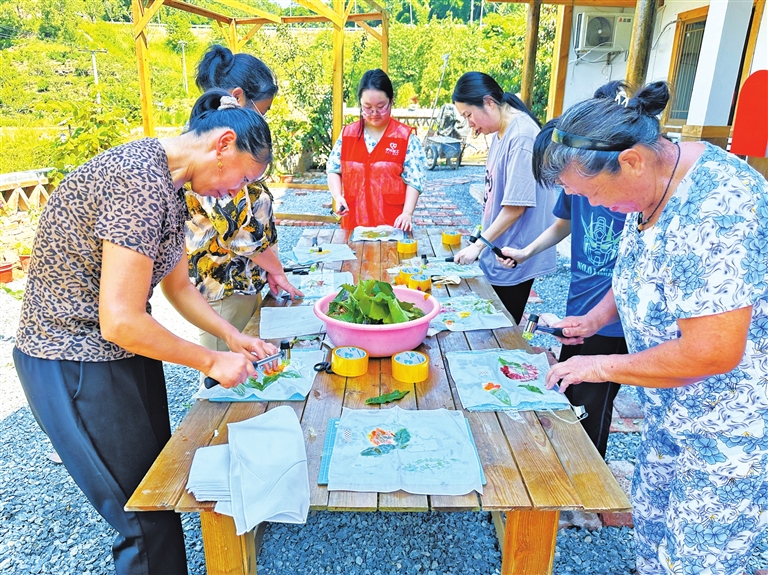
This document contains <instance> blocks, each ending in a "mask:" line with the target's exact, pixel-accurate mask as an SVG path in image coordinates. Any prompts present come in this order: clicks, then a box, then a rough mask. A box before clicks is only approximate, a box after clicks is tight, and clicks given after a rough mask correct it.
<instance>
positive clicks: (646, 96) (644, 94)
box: [627, 82, 669, 117]
mask: <svg viewBox="0 0 768 575" xmlns="http://www.w3.org/2000/svg"><path fill="white" fill-rule="evenodd" d="M668 102H669V88H668V87H667V83H666V82H653V83H651V84H648V85H647V86H644V87H642V88H641V89H640V90H638V91H637V93H636V94H635V95H634V96H633V97H632V98H630V99H629V101H628V102H627V108H630V109H632V110H637V111H638V113H640V114H643V115H645V116H653V117H656V116H658V115H659V114H661V113H662V112H663V111H664V108H666V107H667V103H668Z"/></svg>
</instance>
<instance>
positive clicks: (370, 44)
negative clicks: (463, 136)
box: [0, 0, 554, 173]
mask: <svg viewBox="0 0 768 575" xmlns="http://www.w3.org/2000/svg"><path fill="white" fill-rule="evenodd" d="M73 3H77V6H78V10H79V11H75V12H73V13H71V14H69V13H67V12H66V9H67V6H69V5H72V4H73ZM196 3H197V4H201V5H202V4H203V2H196ZM251 4H252V5H258V3H257V2H251ZM466 4H467V5H469V0H467V2H466ZM476 4H478V5H479V3H476ZM24 5H34V6H35V7H37V12H35V14H37V15H38V17H37V19H34V18H30V17H24V18H20V17H19V14H20V10H21V7H23V6H24ZM44 6H47V7H48V9H49V10H48V12H46V14H48V17H47V19H46V18H43V17H42V16H41V15H42V11H41V7H44ZM51 6H54V7H55V6H60V7H62V9H63V10H65V12H64V14H65V15H66V17H65V18H61V17H60V16H61V13H60V12H56V11H55V10H50V7H51ZM129 6H130V3H129V2H127V3H126V0H106V1H101V0H22V2H18V1H10V0H5V1H4V0H0V149H2V153H0V173H5V172H11V171H19V170H25V169H33V168H40V167H44V166H56V167H57V168H59V170H61V171H62V172H66V171H67V170H68V169H70V168H71V167H72V166H73V165H77V164H79V163H81V162H82V161H84V160H86V159H87V158H89V157H91V156H92V155H94V154H96V153H98V152H99V151H101V150H103V149H106V148H108V147H110V146H112V145H116V144H118V143H121V142H123V141H126V140H127V139H131V138H136V137H140V136H141V135H142V134H141V129H140V128H141V108H140V97H139V87H138V72H137V64H136V55H135V48H134V43H133V39H132V35H131V24H130V22H128V21H125V22H106V21H104V19H105V18H111V19H117V20H120V19H123V20H127V12H126V8H127V7H129ZM388 6H390V8H391V9H392V11H393V12H392V13H395V14H398V18H399V20H400V21H395V22H393V23H392V25H391V26H390V60H389V62H390V66H389V73H390V76H391V78H392V81H393V84H394V86H395V90H396V98H397V102H396V105H397V106H406V105H407V104H408V102H409V100H410V98H411V97H412V96H417V97H418V99H419V101H420V103H421V105H422V106H430V105H431V103H432V101H433V100H434V97H435V94H436V91H437V86H438V82H439V80H440V74H441V71H442V62H443V60H442V56H443V54H449V65H448V69H447V71H446V76H445V79H444V80H443V87H442V90H441V92H440V103H444V102H447V101H449V100H450V94H451V91H452V88H453V85H454V84H455V82H456V80H457V79H458V77H459V76H460V75H461V74H463V73H464V72H466V71H469V70H482V71H485V72H487V73H489V74H491V75H492V76H494V77H495V78H496V79H497V80H498V81H499V83H500V84H501V85H502V87H504V88H505V89H506V90H508V91H513V92H516V91H518V90H519V89H520V79H521V66H522V61H523V43H524V35H525V16H526V7H525V6H521V5H517V4H515V5H511V6H503V7H501V8H503V10H502V12H503V13H501V14H499V13H491V14H486V15H485V16H484V19H483V26H482V27H480V26H479V25H478V22H477V21H475V22H474V23H473V24H471V25H468V24H467V22H466V20H462V19H459V18H457V17H456V15H454V13H453V12H451V11H450V10H448V9H445V10H443V12H444V13H443V15H442V17H440V16H439V15H436V12H437V9H436V6H437V7H439V6H441V5H440V4H437V3H436V4H434V5H433V6H431V7H430V4H425V5H422V4H419V3H418V2H414V3H413V4H412V6H413V14H414V20H417V21H421V22H422V23H420V24H414V25H411V24H410V14H411V11H410V10H408V9H407V8H408V6H409V5H408V3H404V4H403V3H397V2H389V3H388ZM462 6H463V4H462ZM262 7H264V8H266V9H272V10H274V11H277V10H278V9H277V7H276V6H274V5H271V8H270V5H269V4H268V3H266V2H263V3H262ZM403 7H405V8H406V9H405V10H404V9H403ZM501 8H497V9H501ZM88 10H90V12H88ZM292 10H293V13H294V14H296V13H297V12H298V11H299V10H297V9H296V8H295V7H294V8H293V9H292ZM468 10H469V9H468V7H467V10H466V11H465V12H464V13H462V11H461V10H459V11H458V12H459V15H461V14H463V16H462V17H463V18H466V16H468ZM99 14H100V15H99ZM476 17H477V16H475V18H476ZM156 20H158V21H160V22H162V23H163V24H164V26H162V27H161V26H152V27H151V28H150V32H149V52H150V69H151V78H152V93H153V107H154V114H155V121H156V124H157V125H158V126H165V127H168V128H171V129H172V130H173V131H175V130H177V129H178V128H180V127H181V126H182V125H183V124H184V122H185V121H186V118H187V115H188V113H189V110H190V109H191V107H192V104H193V103H194V101H195V99H196V98H197V96H198V95H199V91H198V89H197V88H196V86H195V84H194V74H195V65H196V63H197V62H198V60H199V59H200V57H201V55H202V53H203V52H204V51H205V49H206V48H207V46H208V45H209V44H210V43H213V42H217V41H218V42H221V35H220V32H219V30H218V27H217V26H210V24H208V23H207V22H204V21H202V19H199V18H196V17H191V18H190V17H189V16H188V15H186V14H184V13H181V12H179V11H176V10H170V9H168V8H163V9H162V10H161V12H160V14H159V17H157V18H156ZM153 22H154V20H153ZM193 24H195V25H198V26H199V27H198V26H196V27H195V29H194V30H193V28H192V25H193ZM553 38H554V11H553V9H551V8H545V9H544V13H543V14H542V22H541V28H540V47H539V58H538V63H537V69H536V86H535V93H534V106H533V108H534V112H535V113H536V114H537V115H538V116H539V117H543V116H544V115H545V112H546V110H545V105H546V98H547V91H548V88H549V67H550V60H551V50H552V42H553ZM331 44H332V35H331V29H330V28H328V27H327V26H314V27H310V28H299V27H296V26H294V27H289V26H278V27H276V28H271V29H268V28H267V27H266V26H265V27H264V28H262V29H261V30H260V31H259V32H258V33H257V34H256V35H255V36H254V38H253V39H252V40H251V41H250V42H249V43H248V44H247V46H246V51H248V52H250V53H252V54H254V55H255V56H257V57H259V58H261V59H263V60H264V61H265V62H266V63H267V64H268V65H269V66H270V67H272V69H273V70H274V71H275V73H276V75H277V77H278V79H279V83H280V92H279V94H278V99H277V100H276V102H275V105H274V106H273V109H272V111H270V114H269V118H268V119H269V123H270V126H271V128H272V131H273V139H274V141H275V148H276V149H275V157H276V160H277V162H278V165H279V166H280V167H281V169H283V170H284V171H290V170H291V168H292V166H293V165H295V163H296V161H297V160H298V158H299V157H301V156H304V157H305V158H307V157H310V158H311V160H312V162H313V163H314V164H315V165H322V164H323V163H324V162H325V158H326V157H327V153H328V152H329V150H330V145H331V142H330V126H331V115H330V108H331V71H332V61H331ZM182 46H183V47H184V56H185V59H186V75H187V83H188V86H189V93H187V92H186V91H185V89H184V82H183V67H182V50H181V48H182ZM92 51H94V52H92ZM92 55H95V60H96V66H97V71H98V80H99V84H98V86H95V85H94V76H93V66H92ZM380 64H381V50H380V45H379V43H378V42H376V41H375V40H373V39H372V38H371V37H370V36H369V35H368V34H367V33H365V32H364V31H363V30H362V29H360V28H357V29H352V28H351V27H350V28H349V29H348V33H347V36H346V44H345V77H344V86H345V95H346V100H347V104H348V105H350V106H355V105H356V104H357V103H356V101H355V88H356V85H357V83H358V81H359V78H360V76H361V75H362V74H363V72H364V71H365V70H367V69H370V68H374V67H378V66H380ZM97 93H98V94H99V97H100V104H97V103H96V99H97Z"/></svg>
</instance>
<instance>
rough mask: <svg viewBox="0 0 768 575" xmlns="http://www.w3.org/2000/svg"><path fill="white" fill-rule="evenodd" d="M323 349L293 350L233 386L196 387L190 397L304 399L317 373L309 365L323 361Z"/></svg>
mask: <svg viewBox="0 0 768 575" xmlns="http://www.w3.org/2000/svg"><path fill="white" fill-rule="evenodd" d="M324 357H325V352H324V351H320V350H303V349H295V350H293V351H292V352H291V360H290V362H283V363H280V365H279V366H278V368H277V369H276V370H269V369H268V366H261V367H257V368H256V375H255V376H251V377H249V378H248V379H247V380H246V381H244V382H243V383H241V384H240V385H238V386H236V387H233V388H229V389H228V388H225V387H222V386H220V385H217V386H214V387H212V388H211V389H206V388H205V387H204V386H202V385H201V386H200V389H199V390H198V391H197V393H195V395H193V396H192V398H193V399H207V400H209V401H300V400H302V399H304V398H305V397H306V396H307V394H308V393H309V390H310V389H312V384H313V383H314V381H315V376H316V375H317V373H316V372H315V370H314V369H313V368H312V367H313V366H314V365H315V364H316V363H317V362H319V361H323V358H324Z"/></svg>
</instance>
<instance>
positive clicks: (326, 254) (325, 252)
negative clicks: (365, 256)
mask: <svg viewBox="0 0 768 575" xmlns="http://www.w3.org/2000/svg"><path fill="white" fill-rule="evenodd" d="M318 248H319V249H320V251H318ZM293 256H294V257H295V258H296V261H297V262H298V263H299V264H301V265H304V264H314V263H318V262H341V261H344V260H355V259H357V256H356V255H355V252H353V251H352V248H350V247H349V246H348V245H347V244H331V243H327V244H320V245H319V246H316V247H309V246H296V247H295V248H293Z"/></svg>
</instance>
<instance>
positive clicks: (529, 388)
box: [517, 383, 544, 395]
mask: <svg viewBox="0 0 768 575" xmlns="http://www.w3.org/2000/svg"><path fill="white" fill-rule="evenodd" d="M517 387H522V388H525V389H527V390H528V391H532V392H533V393H540V394H541V395H544V392H543V391H541V390H540V389H539V388H538V387H536V386H535V385H528V384H524V383H520V384H518V386H517Z"/></svg>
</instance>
